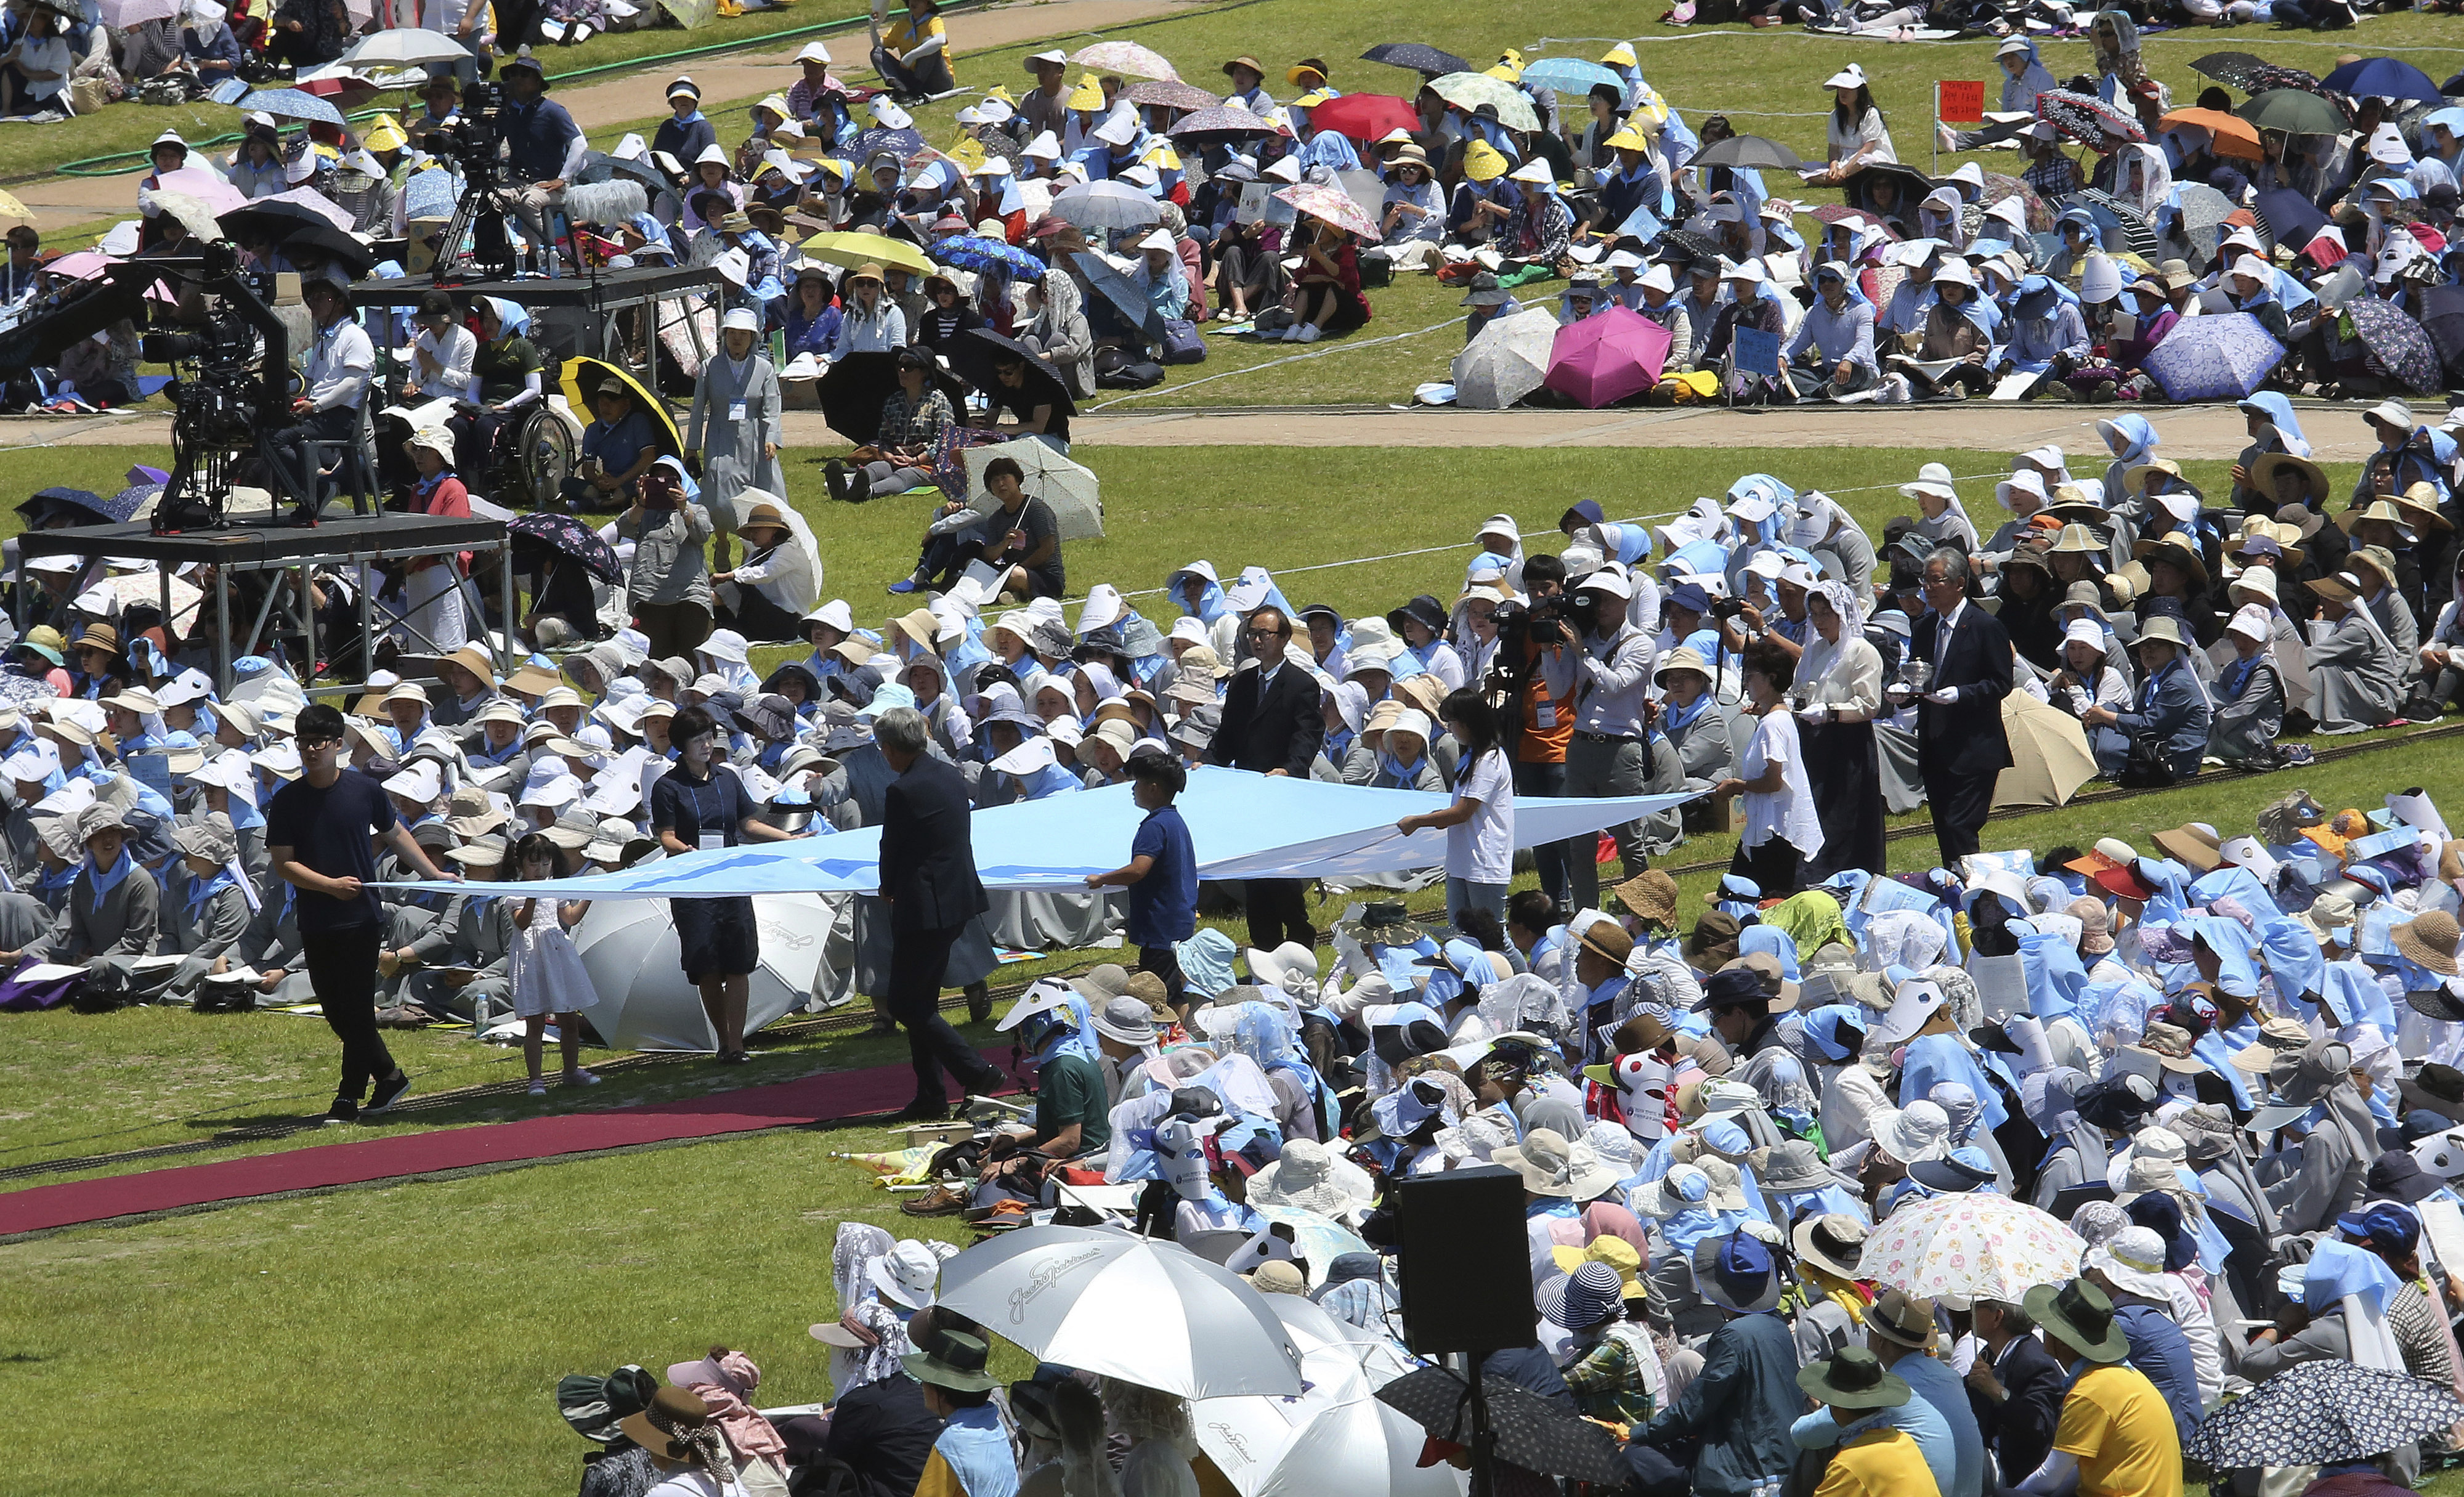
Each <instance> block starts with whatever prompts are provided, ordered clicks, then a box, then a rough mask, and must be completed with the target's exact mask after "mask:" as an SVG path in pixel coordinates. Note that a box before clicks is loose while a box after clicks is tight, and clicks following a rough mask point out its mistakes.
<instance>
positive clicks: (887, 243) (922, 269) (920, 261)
mask: <svg viewBox="0 0 2464 1497" xmlns="http://www.w3.org/2000/svg"><path fill="white" fill-rule="evenodd" d="M796 248H797V249H798V250H800V251H802V252H803V255H804V258H806V259H808V260H819V261H821V262H822V263H823V264H825V265H836V266H840V267H843V268H845V269H847V270H853V269H855V268H856V267H857V266H859V265H879V266H882V267H884V268H885V269H886V268H889V267H891V266H895V267H896V268H898V269H899V270H903V271H906V272H909V273H910V274H912V275H931V274H933V261H932V259H931V258H930V257H929V256H927V255H926V254H925V253H924V252H923V251H922V250H920V249H918V248H916V247H915V246H914V245H913V244H911V243H909V242H908V241H907V240H904V239H892V238H891V237H890V236H889V235H887V234H876V233H862V232H841V233H825V234H815V235H813V236H812V237H811V238H809V239H806V240H805V241H803V243H802V244H799V245H798V246H796Z"/></svg>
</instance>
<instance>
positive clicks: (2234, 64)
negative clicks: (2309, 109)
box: [2190, 52, 2319, 94]
mask: <svg viewBox="0 0 2464 1497" xmlns="http://www.w3.org/2000/svg"><path fill="white" fill-rule="evenodd" d="M2190 71H2191V72H2193V73H2204V74H2206V75H2207V76H2208V77H2211V78H2214V79H2215V80H2216V81H2217V82H2219V83H2229V84H2231V85H2233V87H2234V88H2237V89H2240V90H2241V91H2242V92H2243V93H2245V94H2264V93H2266V92H2267V91H2268V90H2269V89H2272V88H2298V89H2301V90H2304V91H2306V92H2312V93H2315V92H2317V91H2318V87H2319V77H2318V75H2316V74H2313V73H2304V72H2302V71H2301V70H2300V69H2299V68H2288V67H2286V66H2284V65H2283V64H2282V63H2277V62H2270V61H2268V60H2267V59H2266V58H2264V57H2255V56H2253V55H2250V54H2249V53H2246V52H2211V53H2209V54H2208V55H2206V56H2204V57H2201V58H2200V59H2199V60H2197V61H2196V62H2193V63H2191V64H2190Z"/></svg>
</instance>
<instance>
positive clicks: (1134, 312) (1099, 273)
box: [1069, 250, 1163, 338]
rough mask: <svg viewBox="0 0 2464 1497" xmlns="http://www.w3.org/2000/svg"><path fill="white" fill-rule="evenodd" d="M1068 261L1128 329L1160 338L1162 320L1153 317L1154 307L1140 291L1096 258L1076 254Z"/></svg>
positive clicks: (1131, 281) (1101, 257)
mask: <svg viewBox="0 0 2464 1497" xmlns="http://www.w3.org/2000/svg"><path fill="white" fill-rule="evenodd" d="M1069 258H1070V259H1071V260H1073V261H1075V262H1076V264H1077V266H1078V273H1079V274H1080V275H1084V276H1086V277H1087V284H1088V285H1089V286H1092V287H1094V288H1095V289H1096V290H1097V291H1100V292H1102V293H1103V294H1104V299H1105V300H1107V301H1110V302H1111V304H1112V305H1113V306H1115V307H1117V308H1119V309H1120V313H1121V316H1123V317H1125V318H1127V319H1129V320H1130V325H1131V326H1133V327H1135V328H1137V329H1138V330H1139V331H1141V332H1143V333H1145V334H1146V335H1147V336H1149V337H1151V338H1161V337H1162V336H1163V328H1162V326H1161V322H1162V320H1163V319H1161V318H1160V317H1158V316H1156V314H1155V303H1153V302H1151V301H1149V300H1148V299H1147V294H1146V291H1145V289H1144V288H1143V287H1141V286H1139V284H1138V283H1137V282H1136V281H1133V280H1132V279H1130V278H1129V277H1128V276H1127V275H1122V274H1121V273H1120V272H1119V271H1118V270H1116V269H1114V268H1113V266H1112V262H1111V261H1110V260H1107V259H1105V258H1104V257H1103V256H1102V255H1100V254H1095V253H1090V252H1089V251H1085V250H1080V251H1078V252H1076V253H1073V254H1071V255H1070V256H1069Z"/></svg>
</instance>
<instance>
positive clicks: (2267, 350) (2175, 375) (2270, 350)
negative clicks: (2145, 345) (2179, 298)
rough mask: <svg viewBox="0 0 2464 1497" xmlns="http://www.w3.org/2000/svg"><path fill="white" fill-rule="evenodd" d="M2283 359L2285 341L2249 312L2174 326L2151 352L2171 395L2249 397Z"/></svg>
mask: <svg viewBox="0 0 2464 1497" xmlns="http://www.w3.org/2000/svg"><path fill="white" fill-rule="evenodd" d="M2283 362H2284V345H2283V344H2282V343H2280V342H2278V341H2276V336H2275V335H2274V334H2272V333H2270V332H2269V331H2268V330H2267V328H2266V327H2265V325H2263V324H2262V323H2261V322H2260V321H2259V320H2258V319H2256V318H2255V317H2253V316H2251V315H2250V314H2249V313H2247V312H2235V313H2232V314H2230V315H2228V316H2225V317H2212V316H2211V317H2194V318H2190V319H2187V320H2184V321H2181V322H2177V323H2175V324H2174V325H2173V331H2171V332H2170V333H2167V334H2166V335H2165V341H2163V342H2162V343H2159V344H2157V345H2156V348H2155V350H2154V351H2153V352H2151V353H2149V354H2148V355H2147V372H2148V373H2149V374H2150V375H2151V376H2153V377H2154V378H2155V380H2156V383H2157V384H2159V385H2164V386H2165V394H2166V396H2167V398H2168V399H2172V400H2183V401H2188V400H2245V399H2248V398H2249V396H2250V392H2251V391H2253V390H2255V389H2256V388H2258V385H2259V382H2260V381H2261V380H2264V379H2266V378H2267V375H2268V371H2269V370H2271V369H2273V368H2275V367H2276V366H2277V364H2279V363H2283Z"/></svg>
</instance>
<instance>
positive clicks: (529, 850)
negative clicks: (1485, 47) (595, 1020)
mask: <svg viewBox="0 0 2464 1497" xmlns="http://www.w3.org/2000/svg"><path fill="white" fill-rule="evenodd" d="M514 870H515V871H514V876H515V877H516V878H517V879H519V880H521V881H522V882H523V883H526V884H527V883H534V882H536V881H538V880H539V879H542V878H554V877H556V876H557V873H558V872H559V870H561V860H560V858H559V856H558V853H557V848H556V844H555V843H553V842H550V841H548V839H547V833H545V832H539V831H535V832H532V833H531V834H530V835H529V836H527V837H524V838H523V839H522V840H521V841H520V842H518V843H517V844H515V846H514ZM589 913H590V901H589V900H587V899H576V900H559V899H555V898H552V897H551V898H547V899H523V900H519V901H517V902H516V904H515V905H514V911H513V914H514V928H515V929H516V930H517V931H518V932H519V933H520V934H519V935H518V936H516V937H515V938H514V942H513V945H512V948H511V950H510V951H509V952H508V953H507V956H508V957H509V958H510V961H509V963H508V964H509V965H510V966H511V967H512V968H513V982H512V986H513V990H514V1012H515V1013H516V1014H517V1015H519V1016H520V1018H521V1021H522V1061H523V1063H524V1064H525V1065H526V1066H528V1067H529V1068H530V1073H531V1095H532V1096H535V1097H543V1096H545V1095H547V1078H546V1076H545V1075H543V1074H542V1073H541V1071H540V1062H541V1060H542V1058H543V1057H542V1055H541V1051H542V1050H544V1049H545V1048H546V1043H545V1042H546V1039H547V1022H548V1018H549V1016H550V1015H554V1016H555V1018H556V1033H557V1038H558V1040H560V1041H561V1043H562V1045H563V1047H564V1084H565V1085H566V1086H568V1087H595V1086H597V1085H599V1078H598V1077H597V1076H596V1075H593V1074H592V1073H591V1072H589V1071H587V1070H584V1069H583V1067H582V1010H583V1009H585V1008H588V1007H590V1006H592V1005H593V1004H595V1003H597V1002H599V990H598V989H597V988H596V987H594V986H592V985H591V981H590V971H589V969H588V968H586V967H584V966H583V964H582V953H581V952H579V951H577V950H575V949H574V945H573V937H572V936H569V935H567V934H566V933H567V932H568V931H570V930H572V929H573V927H575V926H576V925H579V924H580V923H581V922H582V917H583V915H585V914H589Z"/></svg>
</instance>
